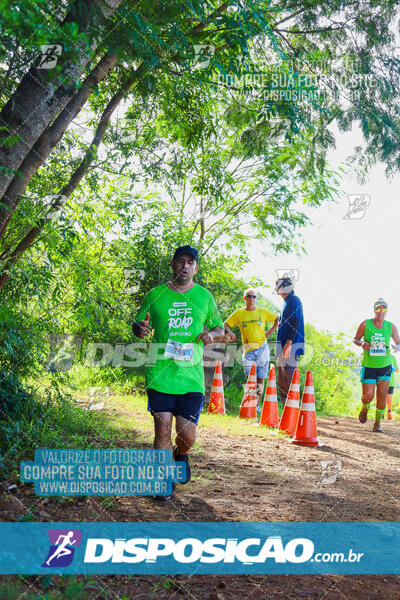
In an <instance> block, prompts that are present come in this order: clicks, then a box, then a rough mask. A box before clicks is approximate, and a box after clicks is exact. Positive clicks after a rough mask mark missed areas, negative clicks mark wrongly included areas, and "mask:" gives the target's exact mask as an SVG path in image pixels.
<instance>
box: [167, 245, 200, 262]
mask: <svg viewBox="0 0 400 600" xmlns="http://www.w3.org/2000/svg"><path fill="white" fill-rule="evenodd" d="M182 254H190V255H191V256H193V258H194V259H195V260H196V261H198V260H199V255H198V253H197V250H196V248H192V247H191V246H179V248H177V249H176V250H175V253H174V257H173V260H175V259H176V258H178V257H179V256H182Z"/></svg>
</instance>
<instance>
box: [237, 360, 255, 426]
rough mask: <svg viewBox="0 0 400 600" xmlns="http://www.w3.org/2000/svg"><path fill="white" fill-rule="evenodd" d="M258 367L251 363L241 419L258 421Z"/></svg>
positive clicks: (240, 410)
mask: <svg viewBox="0 0 400 600" xmlns="http://www.w3.org/2000/svg"><path fill="white" fill-rule="evenodd" d="M256 374H257V365H256V363H255V362H253V363H251V369H250V374H249V377H248V379H247V383H246V387H245V390H244V394H243V400H242V403H241V405H240V409H239V417H240V418H241V419H256V418H257V377H256Z"/></svg>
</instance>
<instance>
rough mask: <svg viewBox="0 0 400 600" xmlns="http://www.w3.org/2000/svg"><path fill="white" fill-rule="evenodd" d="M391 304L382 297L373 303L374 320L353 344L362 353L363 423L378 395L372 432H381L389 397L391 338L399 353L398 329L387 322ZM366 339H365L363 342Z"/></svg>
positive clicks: (361, 329) (368, 321)
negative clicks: (362, 351)
mask: <svg viewBox="0 0 400 600" xmlns="http://www.w3.org/2000/svg"><path fill="white" fill-rule="evenodd" d="M387 309H388V304H387V302H386V301H385V300H384V299H383V298H378V300H377V301H376V302H375V304H374V311H375V317H374V318H373V319H366V320H365V321H363V322H362V323H361V325H360V326H359V328H358V329H357V333H356V336H355V338H354V340H353V342H354V343H355V344H356V345H357V346H360V347H361V348H362V349H363V350H364V353H363V359H362V368H361V384H362V398H361V401H362V404H363V406H362V409H361V411H360V414H359V416H358V418H359V421H360V423H366V421H367V418H368V409H369V407H370V404H371V402H372V400H373V399H374V396H375V387H376V411H375V423H374V426H373V429H372V431H375V432H377V433H381V432H382V428H381V419H382V416H383V414H384V412H385V408H386V397H387V393H388V389H389V385H390V379H391V377H392V371H393V367H392V358H391V355H390V338H393V340H394V342H395V344H396V350H400V336H399V332H398V330H397V327H396V326H395V325H394V324H393V323H390V321H385V316H386V312H387ZM363 338H364V339H363Z"/></svg>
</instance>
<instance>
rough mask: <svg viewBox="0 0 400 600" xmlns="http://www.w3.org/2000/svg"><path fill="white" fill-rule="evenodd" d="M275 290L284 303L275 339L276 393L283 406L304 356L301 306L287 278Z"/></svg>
mask: <svg viewBox="0 0 400 600" xmlns="http://www.w3.org/2000/svg"><path fill="white" fill-rule="evenodd" d="M275 289H276V293H277V294H279V296H281V297H282V298H283V299H284V301H285V306H284V307H283V310H282V312H281V314H280V315H279V322H278V334H277V339H276V366H277V374H278V391H279V397H280V399H281V402H282V405H283V406H285V402H286V396H287V394H288V391H289V386H290V382H291V381H292V376H293V371H294V370H295V368H296V367H297V360H298V358H299V356H301V355H302V354H304V319H303V306H302V304H301V300H300V298H299V297H298V296H296V295H295V293H294V290H293V282H292V280H291V279H290V278H289V277H282V278H280V279H278V281H277V282H276V288H275Z"/></svg>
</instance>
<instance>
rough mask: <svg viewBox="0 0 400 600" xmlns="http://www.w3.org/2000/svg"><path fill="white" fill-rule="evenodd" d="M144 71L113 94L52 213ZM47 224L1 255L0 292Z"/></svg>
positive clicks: (79, 176)
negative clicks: (8, 252) (14, 267)
mask: <svg viewBox="0 0 400 600" xmlns="http://www.w3.org/2000/svg"><path fill="white" fill-rule="evenodd" d="M144 71H145V67H144V65H143V64H142V65H140V67H138V69H137V70H136V71H135V73H134V77H133V79H132V80H131V81H130V82H129V83H128V84H127V85H126V86H125V87H124V88H122V89H121V90H118V92H116V94H114V96H113V97H112V98H111V100H110V102H109V103H108V105H107V106H106V108H105V109H104V111H103V114H102V115H101V118H100V121H99V124H98V126H97V129H96V133H95V135H94V137H93V140H92V143H91V144H90V146H89V148H88V149H87V151H86V154H85V157H84V158H83V160H82V161H81V163H80V165H79V167H78V168H77V169H76V170H75V171H74V173H73V174H72V176H71V178H70V180H69V181H68V183H67V184H66V185H65V186H64V187H63V189H62V190H61V191H60V192H59V194H58V195H57V198H56V200H55V201H54V203H53V205H52V206H51V207H50V208H51V211H52V212H53V211H56V210H57V209H59V208H61V207H62V205H63V204H64V203H65V201H66V199H67V198H69V197H70V196H71V194H72V193H73V192H74V191H75V190H76V188H77V187H78V185H79V183H80V182H81V181H82V179H83V177H84V175H85V174H86V172H87V170H88V168H89V166H90V164H91V163H92V162H93V159H94V157H95V156H96V154H97V149H98V147H99V145H100V143H101V141H102V139H103V137H104V134H105V132H106V130H107V127H108V124H109V122H110V119H111V116H112V114H113V112H114V111H115V109H116V108H117V106H118V105H119V103H120V102H121V100H122V99H123V98H124V96H125V95H126V93H127V92H128V91H129V90H130V88H131V87H132V86H133V85H134V84H135V83H136V82H137V81H138V80H139V79H140V77H141V76H142V74H143V73H144ZM47 222H48V218H46V217H43V218H41V219H40V220H39V222H38V224H37V225H35V226H34V227H32V228H31V229H30V231H29V232H28V233H27V234H26V235H25V237H24V238H23V239H22V240H21V241H20V242H19V244H18V245H17V246H16V248H15V249H14V250H13V251H12V252H11V253H10V254H8V255H7V256H6V255H5V253H3V255H2V259H3V265H4V267H5V268H4V270H3V273H2V274H1V275H0V290H1V289H2V288H3V287H4V285H5V284H6V283H7V281H8V279H9V277H10V267H11V266H12V265H14V264H15V263H16V262H18V260H19V259H20V258H21V256H22V255H23V253H24V252H25V251H26V250H27V249H28V248H30V246H32V244H33V243H34V242H35V240H36V239H37V237H38V236H39V234H40V232H41V231H42V229H43V227H44V225H45V224H46V223H47Z"/></svg>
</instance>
